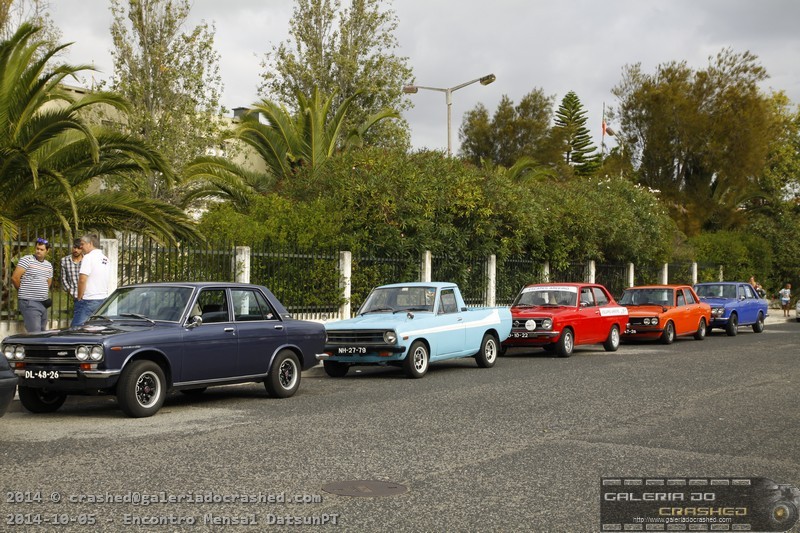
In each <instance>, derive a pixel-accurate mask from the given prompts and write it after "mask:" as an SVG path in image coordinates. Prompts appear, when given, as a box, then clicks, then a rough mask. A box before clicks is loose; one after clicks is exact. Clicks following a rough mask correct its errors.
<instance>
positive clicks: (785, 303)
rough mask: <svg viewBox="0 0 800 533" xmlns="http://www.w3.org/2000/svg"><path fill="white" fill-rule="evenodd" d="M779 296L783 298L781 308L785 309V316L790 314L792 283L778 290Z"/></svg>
mask: <svg viewBox="0 0 800 533" xmlns="http://www.w3.org/2000/svg"><path fill="white" fill-rule="evenodd" d="M778 296H780V299H781V308H782V309H783V316H785V317H788V316H789V300H791V299H792V284H791V283H787V284H786V286H785V287H784V288H782V289H781V290H779V291H778Z"/></svg>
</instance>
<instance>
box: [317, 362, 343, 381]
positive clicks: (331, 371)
mask: <svg viewBox="0 0 800 533" xmlns="http://www.w3.org/2000/svg"><path fill="white" fill-rule="evenodd" d="M322 368H324V369H325V373H326V374H328V375H329V376H330V377H332V378H343V377H345V376H346V375H347V371H348V370H350V365H348V364H347V363H340V362H339V361H323V362H322Z"/></svg>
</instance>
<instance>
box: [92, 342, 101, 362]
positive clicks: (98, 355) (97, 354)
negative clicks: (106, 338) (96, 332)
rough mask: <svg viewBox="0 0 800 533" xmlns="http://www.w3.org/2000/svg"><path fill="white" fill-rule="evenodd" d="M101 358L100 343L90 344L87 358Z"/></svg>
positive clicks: (96, 359)
mask: <svg viewBox="0 0 800 533" xmlns="http://www.w3.org/2000/svg"><path fill="white" fill-rule="evenodd" d="M102 358H103V347H102V346H101V345H99V344H98V345H95V346H92V350H91V351H90V352H89V359H91V360H92V361H100V360H101V359H102Z"/></svg>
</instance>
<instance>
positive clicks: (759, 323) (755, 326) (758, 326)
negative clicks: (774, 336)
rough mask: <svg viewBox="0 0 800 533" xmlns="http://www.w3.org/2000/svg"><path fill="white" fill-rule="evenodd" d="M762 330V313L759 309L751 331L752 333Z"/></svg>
mask: <svg viewBox="0 0 800 533" xmlns="http://www.w3.org/2000/svg"><path fill="white" fill-rule="evenodd" d="M762 331H764V313H762V312H761V311H759V312H758V318H757V319H756V323H755V324H753V332H754V333H761V332H762Z"/></svg>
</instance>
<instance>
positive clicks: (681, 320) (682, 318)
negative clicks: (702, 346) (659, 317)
mask: <svg viewBox="0 0 800 533" xmlns="http://www.w3.org/2000/svg"><path fill="white" fill-rule="evenodd" d="M673 315H674V317H675V334H676V335H685V334H686V333H688V332H690V331H694V330H696V329H697V328H696V327H693V326H692V325H691V322H692V320H691V318H692V311H691V308H690V307H689V306H688V305H687V304H686V295H685V294H684V292H683V289H675V310H674V311H673Z"/></svg>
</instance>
